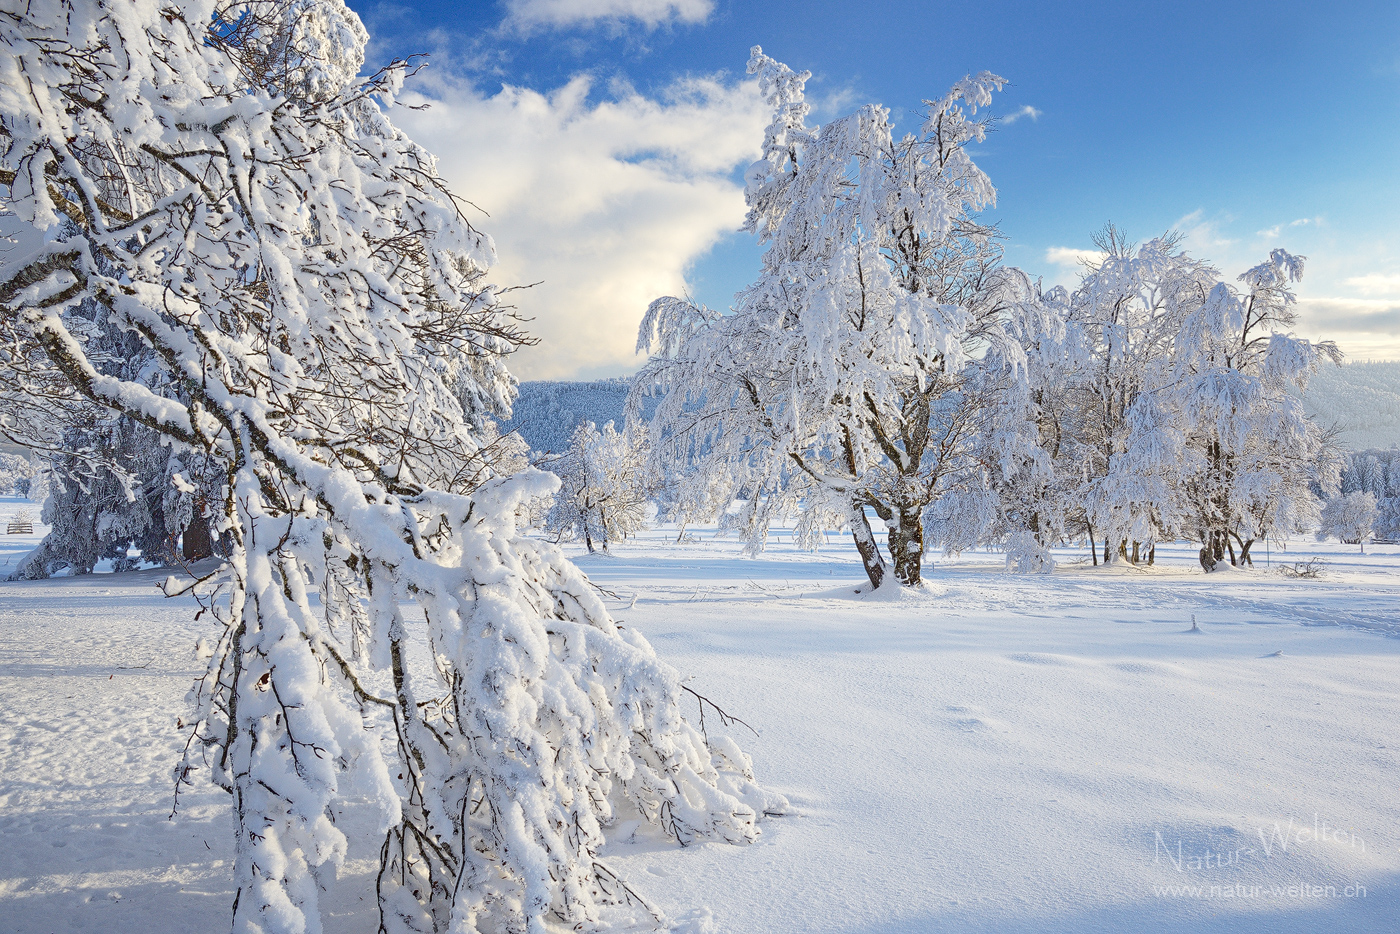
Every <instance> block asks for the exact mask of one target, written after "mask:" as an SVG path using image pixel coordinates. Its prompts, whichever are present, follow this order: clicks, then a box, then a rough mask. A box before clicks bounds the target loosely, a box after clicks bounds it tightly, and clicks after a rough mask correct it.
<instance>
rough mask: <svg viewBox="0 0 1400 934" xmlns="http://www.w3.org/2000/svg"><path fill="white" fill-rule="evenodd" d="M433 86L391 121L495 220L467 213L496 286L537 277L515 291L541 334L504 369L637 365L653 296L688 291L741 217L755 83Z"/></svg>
mask: <svg viewBox="0 0 1400 934" xmlns="http://www.w3.org/2000/svg"><path fill="white" fill-rule="evenodd" d="M433 90H434V96H435V97H436V98H438V99H437V100H434V101H433V102H432V106H431V107H430V109H428V110H425V111H415V110H407V109H403V110H399V111H397V112H396V114H395V117H396V119H397V121H398V122H399V124H400V125H401V126H402V128H403V129H404V131H405V132H406V133H408V134H409V136H410V137H412V138H413V139H414V140H416V141H417V142H419V143H421V144H422V145H423V146H425V147H426V148H427V149H428V150H429V151H431V152H433V153H436V154H437V156H438V159H439V171H440V172H441V173H442V175H443V176H444V177H445V178H446V179H447V180H448V182H449V183H450V184H451V185H452V187H453V189H454V190H455V191H456V192H457V193H459V194H460V195H461V196H463V197H465V198H468V199H470V200H471V201H472V202H473V203H475V204H477V205H479V206H480V207H481V208H482V209H483V210H485V211H486V212H488V214H489V215H490V216H489V217H486V218H477V219H476V220H477V222H478V225H479V226H480V227H481V228H482V229H484V230H485V231H486V232H487V233H489V234H491V236H492V237H494V238H495V241H496V246H497V251H498V253H499V255H500V265H499V266H498V267H497V268H496V270H495V272H494V273H493V274H492V279H493V280H494V281H496V282H498V283H500V284H502V285H512V284H514V285H527V284H531V283H536V282H538V283H539V284H538V285H535V286H534V287H533V288H531V289H528V290H525V291H521V292H516V293H514V294H513V297H514V298H515V304H516V305H517V306H518V308H519V309H520V311H521V312H522V313H523V314H525V315H526V316H528V317H530V318H533V321H532V322H531V323H530V324H529V325H528V329H529V330H530V332H531V333H533V334H536V335H538V336H540V337H542V338H543V341H542V342H541V344H540V345H539V346H538V347H534V348H529V349H526V350H523V351H521V353H520V354H519V355H518V356H517V357H516V358H514V360H513V361H512V365H511V369H512V371H513V372H515V374H516V375H517V376H519V377H520V378H522V379H557V378H569V377H574V376H591V375H598V374H612V373H617V372H620V371H625V370H628V369H632V368H635V367H636V366H637V365H638V363H639V362H640V361H639V360H638V359H637V358H636V357H635V356H634V354H633V348H634V346H635V344H636V338H637V333H636V332H637V324H638V322H639V321H640V320H641V317H642V314H643V313H644V312H645V310H646V307H647V305H648V304H649V303H650V302H651V301H652V300H653V299H655V298H658V297H660V296H663V295H683V294H685V291H686V280H685V273H686V269H687V267H688V266H689V265H690V264H691V263H692V262H693V261H694V260H695V259H697V258H698V257H700V256H702V255H703V254H704V253H705V252H706V251H707V250H709V249H710V248H711V247H713V246H714V245H715V244H716V243H717V242H718V241H719V240H720V238H722V237H723V236H724V235H725V234H727V233H729V232H731V231H733V230H735V229H736V228H738V227H739V225H740V224H741V223H742V222H743V219H744V210H745V208H744V196H743V190H742V188H741V187H740V185H739V184H738V183H737V182H736V181H734V179H733V173H734V170H735V169H736V168H739V167H742V166H744V165H747V164H748V163H750V162H751V161H753V160H754V159H756V158H757V157H758V144H759V142H760V141H761V140H762V138H763V127H764V125H765V124H766V122H767V119H768V116H767V108H766V107H765V106H764V105H763V104H762V102H761V101H760V100H759V98H758V93H757V87H756V85H755V84H754V83H753V82H747V81H746V82H741V83H737V84H734V83H730V84H726V83H724V82H722V81H720V80H717V79H713V78H687V79H684V80H681V81H678V82H677V83H675V84H673V85H672V86H671V87H670V88H668V89H667V91H666V93H664V94H662V95H660V96H659V98H658V99H652V98H647V97H643V96H642V95H640V94H638V93H636V92H635V91H632V90H630V89H627V88H621V89H614V92H613V94H612V96H611V97H612V99H609V100H603V101H594V100H592V99H590V96H589V92H590V90H591V82H590V79H588V78H587V77H576V78H574V79H573V80H571V81H570V82H569V83H568V84H567V85H565V86H564V87H562V88H559V89H557V90H555V91H553V92H551V93H549V94H541V93H539V92H537V91H533V90H529V89H526V88H517V87H505V88H503V89H501V90H500V91H499V92H498V93H496V94H494V95H491V96H487V95H484V94H482V93H481V92H479V91H478V90H477V89H475V88H474V87H472V86H470V85H466V84H461V83H451V84H439V85H438V86H437V87H436V88H435V89H433ZM405 100H406V102H408V103H421V102H422V99H409V98H405Z"/></svg>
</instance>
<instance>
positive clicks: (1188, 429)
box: [1138, 250, 1341, 570]
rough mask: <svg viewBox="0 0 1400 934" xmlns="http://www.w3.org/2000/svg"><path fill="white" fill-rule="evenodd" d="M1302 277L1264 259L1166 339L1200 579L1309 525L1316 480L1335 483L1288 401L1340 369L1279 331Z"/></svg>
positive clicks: (1321, 437) (1317, 442) (1333, 354)
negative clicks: (1323, 373) (1171, 343)
mask: <svg viewBox="0 0 1400 934" xmlns="http://www.w3.org/2000/svg"><path fill="white" fill-rule="evenodd" d="M1302 275H1303V258H1302V257H1300V256H1294V255H1292V254H1289V253H1287V252H1285V251H1283V250H1274V251H1273V252H1272V253H1270V255H1269V258H1268V259H1267V260H1266V261H1265V262H1263V263H1260V264H1259V265H1257V266H1255V267H1253V268H1252V269H1250V270H1248V271H1246V272H1245V273H1243V274H1242V275H1241V276H1240V281H1241V282H1242V283H1243V284H1244V286H1245V288H1246V289H1247V291H1236V290H1235V289H1234V288H1232V287H1231V286H1229V285H1227V284H1226V283H1223V282H1219V283H1216V284H1215V286H1214V287H1213V288H1212V289H1211V291H1210V293H1209V294H1208V295H1207V296H1206V297H1205V300H1204V301H1202V302H1201V303H1200V305H1199V307H1197V308H1196V309H1194V310H1193V311H1192V313H1191V314H1190V315H1188V316H1187V318H1186V320H1185V321H1184V322H1183V323H1182V328H1181V333H1180V334H1179V335H1178V336H1177V339H1176V344H1175V351H1176V352H1175V354H1174V359H1173V384H1172V388H1173V393H1174V394H1175V396H1176V397H1177V399H1178V403H1177V405H1178V408H1179V409H1180V411H1181V412H1183V413H1184V414H1185V422H1184V425H1183V430H1184V436H1185V439H1186V451H1187V454H1188V456H1187V457H1186V458H1185V459H1184V460H1183V464H1184V468H1185V469H1184V473H1185V477H1184V489H1185V494H1186V495H1185V501H1186V507H1187V516H1186V528H1187V529H1189V530H1191V531H1193V532H1194V533H1195V536H1196V539H1197V541H1200V542H1201V564H1202V566H1203V567H1205V569H1206V570H1210V569H1211V568H1212V567H1213V566H1214V565H1215V564H1216V563H1218V562H1220V561H1222V560H1224V559H1225V557H1226V555H1227V554H1228V556H1229V560H1230V563H1231V564H1233V565H1238V564H1252V563H1253V561H1252V559H1251V558H1250V548H1251V546H1252V545H1253V544H1254V543H1255V542H1257V541H1258V540H1259V539H1261V538H1264V537H1265V536H1268V535H1278V534H1287V532H1288V531H1290V530H1292V529H1293V528H1295V527H1296V526H1298V525H1299V524H1300V523H1302V522H1306V521H1311V520H1312V519H1313V518H1315V517H1316V509H1317V501H1316V499H1315V497H1314V496H1313V494H1312V490H1311V484H1312V483H1313V482H1314V481H1315V480H1317V481H1321V485H1322V486H1323V488H1329V487H1332V486H1334V485H1335V480H1336V477H1335V472H1336V469H1337V466H1338V465H1337V464H1336V460H1335V456H1334V454H1333V452H1331V451H1330V450H1329V449H1328V444H1327V440H1326V436H1325V434H1324V432H1323V431H1322V429H1321V428H1319V427H1318V425H1317V424H1315V423H1314V422H1313V421H1312V420H1311V419H1310V418H1308V417H1307V415H1306V414H1305V413H1304V411H1303V405H1302V402H1301V400H1300V399H1299V398H1298V396H1297V394H1296V393H1295V392H1290V390H1301V389H1303V388H1305V387H1306V385H1307V381H1308V377H1309V376H1310V375H1311V374H1312V373H1313V371H1314V370H1316V369H1317V367H1318V366H1319V365H1321V364H1322V363H1323V362H1324V361H1328V360H1331V361H1333V362H1340V361H1341V353H1340V351H1338V350H1337V347H1336V345H1335V344H1333V343H1331V342H1330V341H1323V342H1319V343H1314V342H1312V341H1308V340H1305V339H1303V338H1300V337H1295V336H1293V335H1292V334H1289V333H1285V332H1284V331H1283V330H1282V329H1283V328H1288V327H1291V326H1292V325H1293V324H1294V323H1295V322H1296V321H1297V312H1296V310H1295V309H1294V308H1293V305H1294V303H1295V302H1296V301H1297V299H1296V297H1295V296H1294V294H1293V292H1292V289H1291V284H1292V283H1293V282H1296V281H1298V280H1299V279H1300V278H1301V277H1302ZM1144 421H1152V419H1151V418H1150V417H1149V418H1148V419H1145V420H1144ZM1138 428H1139V432H1140V434H1141V435H1142V436H1143V438H1142V441H1141V442H1140V443H1141V444H1142V445H1144V446H1145V447H1148V448H1149V449H1150V448H1151V446H1152V445H1154V444H1155V443H1159V442H1160V439H1161V438H1162V437H1163V435H1164V434H1165V432H1164V431H1163V430H1162V428H1161V427H1160V426H1159V424H1157V423H1155V422H1154V423H1153V424H1152V426H1151V427H1147V426H1146V425H1144V424H1140V425H1139V426H1138ZM1235 545H1239V551H1238V552H1236V550H1235V548H1234V546H1235Z"/></svg>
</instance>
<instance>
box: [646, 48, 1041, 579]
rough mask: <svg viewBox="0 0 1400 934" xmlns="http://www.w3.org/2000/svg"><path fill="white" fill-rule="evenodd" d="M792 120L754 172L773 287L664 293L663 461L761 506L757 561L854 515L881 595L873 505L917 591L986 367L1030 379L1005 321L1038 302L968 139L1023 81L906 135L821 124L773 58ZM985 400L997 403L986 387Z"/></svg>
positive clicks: (958, 475) (772, 70)
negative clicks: (827, 519)
mask: <svg viewBox="0 0 1400 934" xmlns="http://www.w3.org/2000/svg"><path fill="white" fill-rule="evenodd" d="M748 70H749V73H750V74H754V75H757V76H758V81H759V86H760V89H761V92H762V93H763V95H764V97H765V98H766V99H767V100H768V102H769V103H770V104H771V105H772V106H773V120H772V123H771V124H770V125H769V126H768V129H767V131H766V133H765V137H764V143H763V158H762V159H761V160H760V161H758V162H756V163H755V164H754V165H753V166H751V167H750V168H749V170H748V173H747V184H746V188H745V197H746V199H747V202H748V205H749V214H748V220H747V223H746V228H747V229H748V230H749V231H750V232H752V233H754V234H756V235H757V237H758V239H759V242H760V243H764V244H767V250H766V252H765V254H764V257H763V269H762V272H761V273H760V275H759V278H758V280H757V281H756V282H754V283H753V284H752V285H751V286H749V287H748V288H747V289H745V290H744V291H743V292H742V293H740V294H739V296H738V297H737V303H736V305H735V306H734V308H733V311H732V313H731V314H721V313H718V312H715V311H711V310H709V309H706V308H702V307H698V306H696V305H694V304H692V303H690V302H688V301H684V300H681V299H676V298H663V299H658V300H657V301H656V302H654V303H653V304H652V305H651V307H650V308H649V309H648V311H647V314H646V317H645V318H644V320H643V322H642V326H641V331H640V336H639V342H638V348H639V350H650V351H652V353H653V356H652V358H651V360H650V361H649V363H648V364H647V366H646V368H645V369H643V370H642V372H641V373H640V374H639V375H638V377H637V381H636V384H635V386H634V390H633V409H634V411H635V409H636V403H637V402H638V401H639V397H640V395H641V394H645V393H649V392H654V391H659V392H661V393H664V398H663V400H662V401H661V403H660V404H659V406H658V408H657V411H656V415H655V417H654V419H653V422H652V438H653V444H654V446H655V449H656V451H657V452H658V455H659V456H660V457H662V458H664V459H668V460H670V461H672V462H673V463H682V464H688V465H694V466H695V467H696V468H697V469H698V470H700V471H703V472H704V473H705V474H706V475H707V478H708V479H710V480H712V481H714V482H713V483H707V484H705V485H704V486H705V487H706V488H707V489H710V490H714V489H715V487H716V486H719V487H723V489H724V495H721V496H717V497H715V498H714V499H713V500H711V502H712V503H713V504H714V505H716V506H719V508H720V509H724V508H726V507H727V506H728V504H729V503H730V502H731V501H733V500H736V499H737V500H741V501H742V502H743V503H744V510H743V512H742V513H741V515H740V516H739V521H740V522H741V524H742V526H743V528H744V530H745V532H746V535H747V538H748V543H749V547H750V548H751V549H754V550H756V549H759V548H761V547H762V543H763V540H764V538H765V537H766V534H767V530H768V527H769V524H770V523H771V522H772V521H773V520H774V518H775V517H783V516H785V515H788V514H791V513H800V514H801V516H802V518H801V519H800V520H799V523H800V524H801V525H803V526H804V527H807V528H811V527H813V526H814V525H815V524H817V523H818V521H819V519H820V518H821V517H824V516H838V517H839V521H842V522H844V524H845V525H846V526H847V527H848V528H849V529H850V531H851V533H852V536H853V537H854V539H855V542H856V547H857V549H858V551H859V553H860V555H861V559H862V561H863V562H864V565H865V570H866V573H867V575H868V577H869V578H870V581H871V584H872V585H874V586H879V585H880V584H881V583H882V582H883V581H884V579H885V577H886V574H887V570H886V562H885V559H884V557H883V556H882V555H881V553H880V549H879V545H878V543H877V541H876V539H875V537H874V535H873V534H872V530H871V526H870V523H869V520H868V519H867V516H866V509H867V508H868V509H871V510H872V511H873V512H874V513H875V514H876V515H878V516H879V517H880V518H881V519H882V520H883V521H884V523H885V525H886V526H887V528H888V530H889V552H890V558H891V559H892V563H893V574H894V577H895V578H896V579H897V580H898V581H899V582H900V583H902V584H907V585H912V584H917V583H918V582H919V580H920V562H921V557H922V554H923V551H924V518H925V510H926V508H927V507H928V506H929V505H930V504H931V503H933V502H934V501H935V500H937V499H938V498H939V497H940V496H941V495H943V494H945V493H947V492H949V491H950V490H952V489H956V488H959V487H960V486H961V485H963V484H964V482H974V481H975V482H977V483H980V482H981V481H980V478H978V477H976V476H973V475H975V474H976V473H977V470H976V465H975V464H973V463H971V461H970V459H969V458H968V456H967V454H968V452H969V450H970V444H971V442H972V440H973V439H974V438H975V436H976V433H977V430H976V429H975V428H974V427H973V426H974V422H975V421H976V419H977V416H978V413H977V411H976V407H975V405H974V404H973V399H974V397H975V395H976V393H975V392H973V391H971V390H970V389H969V388H968V387H969V383H970V381H969V373H970V371H971V370H972V369H974V368H977V367H981V366H984V365H985V367H987V368H988V369H993V370H998V371H1009V372H1013V373H1014V372H1017V371H1018V363H1017V355H1018V354H1019V348H1018V347H1017V345H1016V344H1015V342H1013V341H1011V340H1010V339H1009V338H1008V337H1007V335H1006V332H1005V327H1004V325H1005V319H1006V318H1007V316H1008V315H1010V314H1011V313H1012V312H1013V311H1014V309H1015V308H1016V306H1017V305H1018V303H1021V302H1025V301H1029V300H1031V298H1032V297H1033V296H1032V290H1031V288H1030V285H1029V283H1028V282H1027V281H1026V279H1025V277H1024V276H1023V275H1021V274H1020V273H1019V272H1018V271H1016V270H1012V269H1008V268H1004V267H1002V266H1001V265H1000V264H999V262H998V260H999V258H1000V254H999V251H998V249H997V244H996V239H995V231H993V230H992V229H990V228H988V227H986V226H983V225H981V224H979V223H977V221H976V219H975V215H976V213H977V212H978V211H979V210H980V209H982V208H984V207H985V206H987V205H989V204H990V203H991V202H992V200H993V198H994V194H995V192H994V190H993V188H992V185H991V182H990V181H989V180H988V178H987V176H986V175H985V174H984V173H983V172H982V171H981V170H980V169H979V168H977V166H976V165H975V164H974V163H973V162H972V159H971V158H970V156H969V155H968V152H967V145H968V144H969V143H973V142H976V141H978V140H981V139H982V138H983V135H984V133H985V125H984V123H982V122H980V121H978V120H977V119H975V114H976V113H977V111H978V110H979V109H980V108H984V107H986V106H987V105H988V104H989V103H990V101H991V95H992V92H993V91H995V90H998V89H999V88H1001V86H1002V85H1003V84H1004V81H1003V79H1001V78H999V77H997V76H995V75H992V74H990V73H985V72H984V73H982V74H979V75H978V76H976V77H969V78H966V79H964V80H962V81H960V82H958V83H957V84H956V85H954V87H953V89H952V90H951V91H950V92H949V94H948V95H947V96H945V97H943V98H942V99H940V100H937V101H932V102H928V107H929V110H928V114H927V118H926V120H925V121H924V123H923V126H922V128H921V130H920V131H919V133H917V134H910V135H906V136H903V137H896V136H895V135H894V128H893V124H892V123H891V121H890V118H889V112H888V111H887V110H885V109H884V108H882V107H878V106H875V105H869V106H866V107H862V108H861V109H859V110H857V111H856V112H855V113H853V114H851V115H849V116H847V117H843V118H841V119H839V120H834V121H832V122H831V123H829V124H827V125H826V126H824V127H820V128H818V127H810V126H808V125H807V122H806V117H807V113H808V109H809V108H808V105H807V104H806V102H805V99H804V85H805V82H806V80H807V78H808V77H809V76H810V75H809V74H808V73H807V72H803V73H800V74H797V73H794V72H793V71H792V70H791V69H789V68H788V67H787V66H786V65H783V64H780V63H778V62H776V61H774V60H773V59H772V58H769V57H768V56H767V55H764V54H763V52H762V50H761V49H760V48H758V47H754V49H753V53H752V56H751V58H750V60H749V65H748ZM979 391H980V390H979Z"/></svg>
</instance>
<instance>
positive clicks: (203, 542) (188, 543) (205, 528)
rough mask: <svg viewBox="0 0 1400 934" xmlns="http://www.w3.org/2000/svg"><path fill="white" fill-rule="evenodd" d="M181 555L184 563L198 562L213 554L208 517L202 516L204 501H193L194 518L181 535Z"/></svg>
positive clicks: (201, 499)
mask: <svg viewBox="0 0 1400 934" xmlns="http://www.w3.org/2000/svg"><path fill="white" fill-rule="evenodd" d="M182 539H183V541H182V543H181V553H182V554H183V556H184V559H185V560H186V561H198V560H199V559H200V558H208V557H209V556H210V555H212V554H213V553H214V539H213V536H211V535H210V534H209V517H208V516H206V515H205V514H204V499H203V498H202V497H201V498H200V499H197V500H195V504H194V518H193V519H191V520H190V524H189V525H188V526H186V527H185V531H184V534H183V535H182Z"/></svg>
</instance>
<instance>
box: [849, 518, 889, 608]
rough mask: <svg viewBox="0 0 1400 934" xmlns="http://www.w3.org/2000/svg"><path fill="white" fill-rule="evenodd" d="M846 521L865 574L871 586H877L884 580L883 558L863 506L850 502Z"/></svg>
mask: <svg viewBox="0 0 1400 934" xmlns="http://www.w3.org/2000/svg"><path fill="white" fill-rule="evenodd" d="M846 522H847V524H848V525H850V527H851V537H852V538H854V539H855V540H856V551H858V552H860V561H861V563H862V564H863V565H865V576H866V577H868V578H870V586H871V587H879V586H880V585H881V584H883V583H884V582H885V559H884V558H883V557H881V556H880V543H879V542H877V541H875V533H874V532H872V531H870V520H868V519H866V518H865V508H864V507H863V506H861V505H859V504H856V503H853V504H851V510H850V515H849V516H847V518H846Z"/></svg>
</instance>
